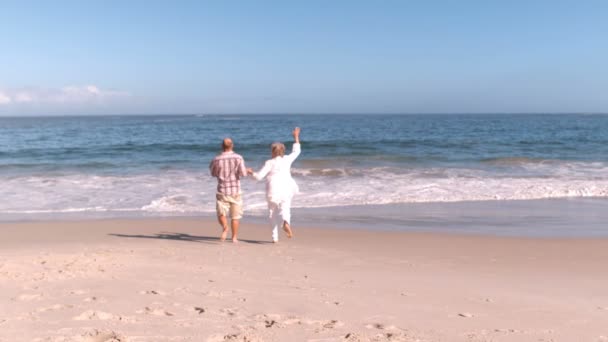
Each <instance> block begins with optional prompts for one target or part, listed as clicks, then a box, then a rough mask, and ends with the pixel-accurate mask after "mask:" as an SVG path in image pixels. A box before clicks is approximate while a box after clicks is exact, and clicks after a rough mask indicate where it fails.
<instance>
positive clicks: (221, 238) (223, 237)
mask: <svg viewBox="0 0 608 342" xmlns="http://www.w3.org/2000/svg"><path fill="white" fill-rule="evenodd" d="M227 235H228V227H226V228H224V230H222V236H221V237H220V241H222V242H224V241H226V236H227Z"/></svg>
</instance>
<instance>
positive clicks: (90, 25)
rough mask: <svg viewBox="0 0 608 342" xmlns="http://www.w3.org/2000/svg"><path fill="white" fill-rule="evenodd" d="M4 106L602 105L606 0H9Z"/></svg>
mask: <svg viewBox="0 0 608 342" xmlns="http://www.w3.org/2000/svg"><path fill="white" fill-rule="evenodd" d="M0 32H1V35H0V37H2V38H1V40H0V42H1V44H2V49H1V53H0V114H1V115H44V114H171V113H378V112H382V113H436V112H442V113H446V112H472V113H478V112H608V64H607V62H606V61H608V43H607V42H608V39H607V37H608V2H606V1H516V0H514V1H466V0H463V1H455V0H453V1H450V0H445V1H405V0H404V1H299V2H296V1H213V2H211V1H210V2H206V1H191V2H188V1H3V2H0Z"/></svg>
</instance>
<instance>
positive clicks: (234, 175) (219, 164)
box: [209, 151, 247, 196]
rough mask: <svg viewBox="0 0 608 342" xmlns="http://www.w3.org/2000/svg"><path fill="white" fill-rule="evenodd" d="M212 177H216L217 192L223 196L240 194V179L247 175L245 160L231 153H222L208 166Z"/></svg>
mask: <svg viewBox="0 0 608 342" xmlns="http://www.w3.org/2000/svg"><path fill="white" fill-rule="evenodd" d="M209 170H210V171H211V175H212V176H213V177H217V192H218V193H221V194H224V195H230V196H232V195H238V194H240V193H241V181H240V178H241V177H243V176H246V175H247V169H246V168H245V160H243V157H241V156H240V155H239V154H237V153H234V152H233V151H228V152H223V153H222V154H220V155H218V156H216V157H215V158H213V160H212V161H211V163H210V164H209Z"/></svg>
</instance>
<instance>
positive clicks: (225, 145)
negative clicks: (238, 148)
mask: <svg viewBox="0 0 608 342" xmlns="http://www.w3.org/2000/svg"><path fill="white" fill-rule="evenodd" d="M233 146H234V144H233V143H232V139H230V138H225V139H224V141H222V150H224V151H230V150H232V147H233Z"/></svg>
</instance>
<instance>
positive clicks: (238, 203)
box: [215, 193, 243, 220]
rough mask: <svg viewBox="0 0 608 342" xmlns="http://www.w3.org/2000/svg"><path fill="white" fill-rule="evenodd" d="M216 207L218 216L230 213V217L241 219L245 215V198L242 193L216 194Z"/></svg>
mask: <svg viewBox="0 0 608 342" xmlns="http://www.w3.org/2000/svg"><path fill="white" fill-rule="evenodd" d="M215 199H216V202H215V209H216V210H217V216H226V217H228V213H230V218H232V219H233V220H240V219H241V218H242V217H243V199H242V198H241V195H224V194H220V193H217V194H216V195H215Z"/></svg>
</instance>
